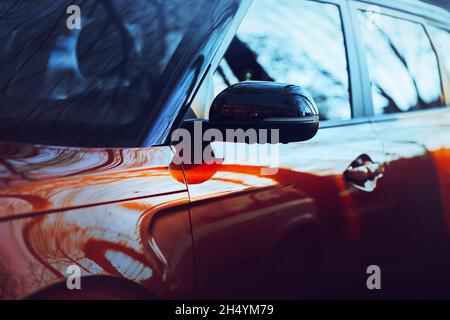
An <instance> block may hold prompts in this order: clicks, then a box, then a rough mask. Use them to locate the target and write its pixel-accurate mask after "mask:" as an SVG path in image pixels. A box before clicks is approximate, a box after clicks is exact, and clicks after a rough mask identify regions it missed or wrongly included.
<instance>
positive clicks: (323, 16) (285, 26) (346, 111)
mask: <svg viewBox="0 0 450 320" xmlns="http://www.w3.org/2000/svg"><path fill="white" fill-rule="evenodd" d="M245 80H265V81H277V82H284V83H290V84H296V85H299V86H301V87H303V88H304V89H306V90H308V91H309V93H310V94H311V95H312V96H313V98H314V99H315V101H316V103H317V106H318V107H319V111H320V117H321V119H322V120H326V119H349V118H351V107H350V95H349V78H348V72H347V60H346V51H345V43H344V36H343V32H342V24H341V18H340V12H339V8H338V7H337V6H335V5H332V4H326V3H319V2H312V1H302V0H276V1H274V0H258V1H253V3H252V5H251V7H250V9H249V11H248V13H247V16H246V17H245V18H244V20H243V22H242V24H241V26H240V27H239V30H238V32H237V35H236V37H235V38H234V40H233V41H232V43H231V45H230V47H229V49H228V51H227V53H226V55H225V58H224V59H223V60H222V62H221V64H220V66H219V68H218V70H217V71H216V73H215V77H214V84H215V85H214V87H215V88H214V92H215V94H218V93H220V92H221V91H222V90H223V89H224V88H226V87H227V86H229V85H231V84H234V83H236V82H239V81H245Z"/></svg>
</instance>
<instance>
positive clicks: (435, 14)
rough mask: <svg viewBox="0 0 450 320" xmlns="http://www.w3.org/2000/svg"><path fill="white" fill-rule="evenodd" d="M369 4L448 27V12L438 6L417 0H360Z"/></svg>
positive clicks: (449, 24) (449, 15)
mask: <svg viewBox="0 0 450 320" xmlns="http://www.w3.org/2000/svg"><path fill="white" fill-rule="evenodd" d="M358 2H363V3H367V4H371V5H378V6H380V7H386V8H392V9H395V10H399V11H404V12H407V13H409V14H413V15H417V16H421V17H423V18H425V19H427V20H432V21H436V22H440V23H442V24H445V25H447V26H449V27H450V12H449V11H447V10H446V9H444V8H441V7H439V6H436V5H433V4H430V3H426V2H423V1H418V0H396V1H392V0H360V1H358Z"/></svg>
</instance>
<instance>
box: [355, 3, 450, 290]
mask: <svg viewBox="0 0 450 320" xmlns="http://www.w3.org/2000/svg"><path fill="white" fill-rule="evenodd" d="M353 13H354V18H355V21H356V22H357V25H358V27H359V28H360V29H359V31H360V37H359V39H361V41H362V51H363V52H362V53H363V54H362V56H363V60H364V64H366V65H367V74H366V76H367V77H366V79H367V80H366V81H365V84H366V85H367V88H368V91H369V92H371V99H370V101H369V102H370V103H371V104H372V106H373V112H374V116H373V119H372V121H373V126H374V128H375V130H376V131H377V134H378V136H379V137H380V139H381V140H382V141H383V143H384V148H385V151H386V156H387V158H386V161H387V167H386V170H387V174H386V183H387V184H388V185H389V188H390V189H391V190H392V191H393V192H395V193H396V195H397V198H398V201H399V204H400V208H401V209H400V210H399V211H398V212H395V213H394V215H393V216H392V217H390V219H391V221H392V222H395V223H394V224H393V226H401V232H399V230H398V229H396V228H385V229H384V230H385V232H384V234H385V236H386V237H388V238H389V239H390V242H391V247H392V249H393V250H392V252H393V253H395V252H402V253H403V254H402V255H397V256H394V254H393V255H392V256H391V257H390V258H389V259H385V260H384V263H385V265H387V266H389V268H391V269H390V271H391V272H392V276H393V277H392V281H396V282H397V284H398V285H401V286H403V287H404V288H410V289H413V288H414V289H415V290H416V291H417V289H418V288H420V289H421V290H422V292H423V293H422V294H424V295H428V294H447V295H448V292H446V291H447V289H446V288H448V285H449V282H448V281H449V277H448V276H447V275H446V271H445V270H447V269H448V248H449V247H448V244H449V242H448V240H449V238H448V225H449V224H448V221H449V220H448V208H447V207H448V204H447V202H446V201H448V200H446V197H448V189H449V187H448V170H447V169H446V167H447V165H446V163H447V162H448V155H447V151H446V150H448V141H449V137H450V131H449V129H448V124H449V119H450V118H449V115H450V114H449V110H448V108H446V107H445V106H446V105H447V104H448V101H447V102H446V101H445V97H444V92H443V90H442V89H443V87H445V86H446V85H445V82H448V75H447V73H446V71H445V69H442V70H441V71H442V76H443V80H444V81H445V82H444V83H443V82H442V81H441V77H440V69H439V63H438V59H437V55H436V49H435V48H434V47H433V45H432V43H431V42H430V39H429V35H428V33H427V31H426V29H425V28H424V25H423V20H422V19H421V18H418V17H417V16H414V15H412V14H405V13H399V12H397V11H393V10H388V9H385V8H378V10H377V12H376V13H374V12H371V11H370V10H369V11H368V10H367V6H366V5H364V4H361V5H355V6H354V12H353ZM442 67H444V66H442ZM363 72H366V69H363ZM406 270H408V271H406ZM418 275H420V276H418ZM417 279H422V280H417Z"/></svg>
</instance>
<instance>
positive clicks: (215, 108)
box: [209, 81, 319, 122]
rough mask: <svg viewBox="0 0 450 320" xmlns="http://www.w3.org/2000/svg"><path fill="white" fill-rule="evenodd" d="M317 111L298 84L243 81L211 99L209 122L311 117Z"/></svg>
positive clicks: (313, 116)
mask: <svg viewBox="0 0 450 320" xmlns="http://www.w3.org/2000/svg"><path fill="white" fill-rule="evenodd" d="M315 118H317V119H318V118H319V111H318V108H317V106H316V104H315V103H314V100H313V98H312V97H311V96H310V95H309V94H308V93H307V92H306V91H305V90H303V89H302V88H300V87H299V86H295V85H291V84H285V83H277V82H269V81H245V82H240V83H237V84H235V85H232V86H230V87H229V88H227V89H225V90H224V91H222V92H221V93H220V94H219V95H218V96H217V97H216V98H215V99H214V101H213V103H212V105H211V109H210V111H209V121H214V122H229V121H236V122H261V121H270V120H275V121H276V120H280V121H281V120H289V121H293V120H301V119H303V120H306V121H309V120H314V119H315Z"/></svg>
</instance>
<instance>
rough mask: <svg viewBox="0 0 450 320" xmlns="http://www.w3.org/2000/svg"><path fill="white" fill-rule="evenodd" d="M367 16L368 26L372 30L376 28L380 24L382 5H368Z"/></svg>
mask: <svg viewBox="0 0 450 320" xmlns="http://www.w3.org/2000/svg"><path fill="white" fill-rule="evenodd" d="M366 10H367V16H368V19H367V21H366V25H367V28H369V29H370V30H375V29H376V28H377V26H379V25H380V17H381V16H380V13H381V11H380V7H379V6H375V5H370V6H368V7H367V9H366Z"/></svg>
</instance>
